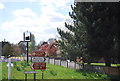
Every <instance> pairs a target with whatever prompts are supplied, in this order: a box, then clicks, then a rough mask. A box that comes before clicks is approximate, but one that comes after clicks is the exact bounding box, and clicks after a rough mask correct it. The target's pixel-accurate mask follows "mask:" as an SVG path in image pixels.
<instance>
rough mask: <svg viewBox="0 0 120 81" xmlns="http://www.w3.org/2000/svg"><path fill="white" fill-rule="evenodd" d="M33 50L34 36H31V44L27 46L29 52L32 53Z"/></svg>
mask: <svg viewBox="0 0 120 81" xmlns="http://www.w3.org/2000/svg"><path fill="white" fill-rule="evenodd" d="M34 50H35V36H34V34H31V42H30V45H29V52H32V51H34Z"/></svg>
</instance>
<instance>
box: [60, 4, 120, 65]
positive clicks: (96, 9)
mask: <svg viewBox="0 0 120 81" xmlns="http://www.w3.org/2000/svg"><path fill="white" fill-rule="evenodd" d="M71 8H72V12H71V13H69V15H70V17H71V18H72V19H73V23H74V25H69V24H66V23H65V27H66V28H67V29H68V30H69V31H70V32H65V31H63V30H61V29H58V33H59V34H60V36H61V38H62V41H60V45H61V48H62V49H63V51H64V52H65V53H66V54H68V55H69V56H77V54H78V55H82V56H89V55H90V56H92V57H98V58H100V57H104V59H105V63H106V66H110V64H111V58H113V56H115V55H114V50H113V49H117V48H118V47H119V42H120V41H119V38H120V37H118V34H119V31H118V29H119V28H118V27H119V23H118V19H119V18H118V17H119V10H118V9H119V3H95V2H94V3H88V2H87V3H83V2H82V3H74V7H71ZM113 23H114V24H113ZM71 32H72V33H71ZM115 44H116V45H117V46H118V47H117V46H115ZM73 51H74V53H73ZM111 52H112V53H111ZM117 54H118V53H117ZM115 57H117V56H115Z"/></svg>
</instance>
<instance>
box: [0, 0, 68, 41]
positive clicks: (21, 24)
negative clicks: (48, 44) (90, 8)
mask: <svg viewBox="0 0 120 81" xmlns="http://www.w3.org/2000/svg"><path fill="white" fill-rule="evenodd" d="M32 1H35V0H32ZM68 1H69V0H64V1H61V0H56V1H55V0H40V7H41V9H40V12H41V13H40V14H37V13H36V12H34V11H33V10H32V9H30V8H24V9H16V10H14V11H13V12H12V14H13V15H14V16H15V19H13V20H11V21H9V22H8V21H6V22H4V23H2V25H1V27H0V30H2V31H3V32H4V36H3V37H5V38H6V40H7V39H8V40H9V41H10V42H14V43H18V42H19V41H21V40H23V32H24V31H27V30H28V31H30V32H31V33H33V34H34V35H35V38H36V42H37V43H39V42H40V41H43V40H45V41H47V39H49V38H54V37H56V35H57V32H55V31H56V29H57V27H61V28H62V27H64V26H63V25H64V22H65V20H66V17H67V15H68V13H66V14H67V15H66V14H63V13H60V12H58V11H59V9H65V8H66V10H67V9H68V8H67V6H66V4H67V3H68ZM69 7H70V5H69ZM68 11H69V9H68ZM63 12H64V10H63ZM53 30H54V32H52V31H53ZM3 32H0V34H1V33H2V34H3ZM5 33H7V34H5ZM2 39H3V38H2Z"/></svg>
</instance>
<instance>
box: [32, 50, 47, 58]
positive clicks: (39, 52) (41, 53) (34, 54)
mask: <svg viewBox="0 0 120 81" xmlns="http://www.w3.org/2000/svg"><path fill="white" fill-rule="evenodd" d="M31 56H33V57H44V56H45V51H34V52H32V55H31Z"/></svg>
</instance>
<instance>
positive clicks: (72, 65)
mask: <svg viewBox="0 0 120 81" xmlns="http://www.w3.org/2000/svg"><path fill="white" fill-rule="evenodd" d="M46 62H47V63H50V64H54V65H60V66H64V67H67V68H72V69H76V70H83V69H84V70H89V71H93V72H99V73H103V74H104V73H105V72H104V66H93V65H83V64H78V63H76V62H73V61H71V62H68V61H63V60H61V59H54V58H48V57H47V58H46Z"/></svg>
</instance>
